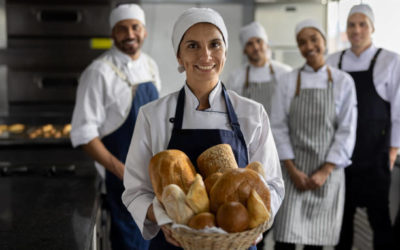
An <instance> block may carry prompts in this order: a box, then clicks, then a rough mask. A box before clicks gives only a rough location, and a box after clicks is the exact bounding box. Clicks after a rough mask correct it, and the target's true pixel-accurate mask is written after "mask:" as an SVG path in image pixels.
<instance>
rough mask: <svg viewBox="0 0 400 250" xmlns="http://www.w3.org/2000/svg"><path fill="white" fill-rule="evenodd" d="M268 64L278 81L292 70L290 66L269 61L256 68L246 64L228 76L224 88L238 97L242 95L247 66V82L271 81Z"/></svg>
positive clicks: (271, 76)
mask: <svg viewBox="0 0 400 250" xmlns="http://www.w3.org/2000/svg"><path fill="white" fill-rule="evenodd" d="M270 64H271V65H272V69H273V70H274V72H275V77H276V79H278V78H279V76H280V75H282V74H284V73H287V72H289V71H290V70H291V69H292V68H291V67H290V66H288V65H286V64H283V63H280V62H278V61H274V60H269V61H268V62H267V63H266V64H265V65H264V66H262V67H256V66H254V65H252V64H251V63H246V64H244V65H242V66H241V67H240V68H238V69H236V70H234V71H232V72H231V73H230V74H229V78H228V81H227V82H226V87H227V88H228V89H231V90H234V91H235V92H236V93H238V94H239V95H243V87H244V84H245V82H246V70H247V66H249V65H250V72H249V82H255V83H266V82H270V81H272V80H273V79H272V78H273V77H274V76H273V75H271V71H270V69H269V65H270Z"/></svg>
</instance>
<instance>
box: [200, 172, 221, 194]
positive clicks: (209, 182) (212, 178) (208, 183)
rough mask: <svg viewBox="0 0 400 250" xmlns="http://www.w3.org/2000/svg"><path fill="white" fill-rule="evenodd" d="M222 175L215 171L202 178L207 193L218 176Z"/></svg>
mask: <svg viewBox="0 0 400 250" xmlns="http://www.w3.org/2000/svg"><path fill="white" fill-rule="evenodd" d="M221 176H222V173H220V172H217V173H213V174H212V175H210V176H208V177H207V178H206V179H205V180H204V185H205V186H206V190H207V194H209V193H210V191H211V188H212V187H213V186H214V184H215V182H217V180H218V179H219V177H221Z"/></svg>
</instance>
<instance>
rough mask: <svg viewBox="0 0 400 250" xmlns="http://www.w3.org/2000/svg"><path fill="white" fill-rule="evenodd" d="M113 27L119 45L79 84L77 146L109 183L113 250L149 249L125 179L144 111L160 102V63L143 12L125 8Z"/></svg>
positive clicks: (112, 20)
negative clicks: (126, 197)
mask: <svg viewBox="0 0 400 250" xmlns="http://www.w3.org/2000/svg"><path fill="white" fill-rule="evenodd" d="M109 21H110V27H111V29H112V33H111V36H112V39H113V41H114V45H113V47H112V48H111V49H110V50H108V51H106V52H105V53H104V54H103V55H101V56H100V57H99V58H97V59H96V60H94V61H93V62H92V63H91V64H90V65H89V66H88V67H87V68H86V69H85V71H84V72H83V73H82V75H81V77H80V79H79V86H78V90H77V96H76V105H75V109H74V112H73V117H72V130H71V141H72V144H73V146H74V147H77V146H82V148H83V149H84V151H86V152H87V153H88V154H89V155H90V156H91V158H92V159H94V160H95V162H96V167H97V168H98V169H100V170H102V171H101V172H102V175H103V177H105V186H106V192H107V195H106V197H107V199H106V200H107V203H108V206H109V209H110V214H111V230H110V231H111V232H110V239H111V244H112V249H114V250H115V249H147V248H148V245H149V242H148V241H146V240H144V239H143V237H142V236H141V233H140V231H139V229H138V227H137V225H136V224H135V222H134V220H133V219H132V217H131V215H130V213H129V212H128V211H127V209H126V207H125V206H124V205H123V203H122V200H121V195H122V192H123V191H124V186H123V184H122V178H123V174H124V169H125V165H124V164H125V159H126V155H127V152H128V148H129V144H130V141H131V137H132V134H133V129H134V126H135V122H136V117H137V114H138V111H139V108H140V107H141V106H142V105H144V104H146V103H148V102H151V101H153V100H155V99H157V98H158V91H159V90H160V78H159V73H158V68H157V65H156V63H155V62H154V60H153V59H152V58H150V57H149V56H148V55H147V54H145V53H143V52H142V51H141V47H142V44H143V42H144V40H145V38H146V36H147V31H146V27H145V14H144V12H143V10H142V9H141V7H140V6H138V5H136V4H122V5H119V6H118V7H116V8H114V9H113V10H112V11H111V14H110V19H109ZM104 170H105V171H104Z"/></svg>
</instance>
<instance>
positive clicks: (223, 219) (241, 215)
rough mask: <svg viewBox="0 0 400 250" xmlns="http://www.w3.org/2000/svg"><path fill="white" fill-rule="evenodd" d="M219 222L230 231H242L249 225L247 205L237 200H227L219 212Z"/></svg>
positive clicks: (220, 225)
mask: <svg viewBox="0 0 400 250" xmlns="http://www.w3.org/2000/svg"><path fill="white" fill-rule="evenodd" d="M217 224H218V226H219V227H221V228H222V229H224V230H225V231H227V232H228V233H236V232H242V231H244V230H246V229H247V228H248V226H249V215H248V213H247V210H246V207H245V206H243V205H242V203H240V202H237V201H230V202H226V203H224V204H222V205H221V207H220V208H219V209H218V212H217Z"/></svg>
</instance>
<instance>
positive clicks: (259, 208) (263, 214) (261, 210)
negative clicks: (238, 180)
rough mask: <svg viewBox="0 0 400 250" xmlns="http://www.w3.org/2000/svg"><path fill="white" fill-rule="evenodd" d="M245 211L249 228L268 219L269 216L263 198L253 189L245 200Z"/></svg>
mask: <svg viewBox="0 0 400 250" xmlns="http://www.w3.org/2000/svg"><path fill="white" fill-rule="evenodd" d="M247 212H248V213H249V228H255V227H257V226H258V225H260V224H261V223H264V222H265V221H267V220H269V217H270V213H269V211H268V209H267V208H266V207H265V205H264V202H263V200H262V199H261V197H260V196H259V195H258V194H257V191H256V190H254V189H252V190H251V193H250V197H249V199H248V200H247Z"/></svg>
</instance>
